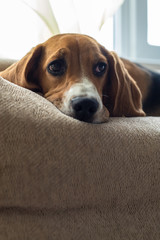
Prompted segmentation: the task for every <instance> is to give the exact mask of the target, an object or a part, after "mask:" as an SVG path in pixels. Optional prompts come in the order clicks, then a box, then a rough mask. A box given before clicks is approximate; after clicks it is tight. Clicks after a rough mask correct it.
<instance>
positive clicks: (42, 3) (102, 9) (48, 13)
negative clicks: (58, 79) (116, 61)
mask: <svg viewBox="0 0 160 240" xmlns="http://www.w3.org/2000/svg"><path fill="white" fill-rule="evenodd" d="M123 2H124V0H14V1H13V0H1V1H0V9H1V14H0V29H1V37H0V45H1V51H0V57H1V58H2V57H6V58H14V59H19V58H21V57H23V56H24V55H25V54H26V53H27V52H28V51H29V50H30V49H31V48H32V47H33V46H35V45H37V44H38V43H40V42H43V41H45V40H47V39H48V38H49V37H51V36H52V35H54V34H57V33H66V32H77V33H83V34H87V35H91V36H92V37H94V38H96V39H97V40H98V41H100V42H101V43H102V44H103V45H105V46H106V47H108V48H112V47H113V46H112V43H113V18H112V16H113V14H114V13H115V11H116V10H117V9H118V7H119V6H120V5H121V4H122V3H123Z"/></svg>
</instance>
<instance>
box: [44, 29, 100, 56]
mask: <svg viewBox="0 0 160 240" xmlns="http://www.w3.org/2000/svg"><path fill="white" fill-rule="evenodd" d="M45 45H46V46H47V48H48V49H52V50H55V51H56V50H58V49H60V48H67V49H70V50H77V51H80V52H84V51H87V52H89V51H92V52H93V53H94V52H95V53H97V52H100V45H99V44H98V42H97V41H96V40H94V39H93V38H91V37H89V36H86V35H81V34H60V35H56V36H54V37H52V38H50V39H49V40H48V41H47V42H46V43H45Z"/></svg>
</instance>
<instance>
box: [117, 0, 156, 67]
mask: <svg viewBox="0 0 160 240" xmlns="http://www.w3.org/2000/svg"><path fill="white" fill-rule="evenodd" d="M159 7H160V2H159V0H125V2H124V4H123V5H122V7H121V8H120V10H119V11H118V12H117V14H116V16H115V50H116V51H117V52H118V53H119V55H121V56H123V57H126V58H129V59H131V60H134V61H137V62H140V63H147V64H160V46H159V45H160V42H159V40H160V31H159V25H160V15H159ZM155 9H157V10H156V11H155Z"/></svg>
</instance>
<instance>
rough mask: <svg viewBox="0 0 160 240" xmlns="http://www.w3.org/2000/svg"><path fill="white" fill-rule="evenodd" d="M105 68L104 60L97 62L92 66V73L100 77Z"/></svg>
mask: <svg viewBox="0 0 160 240" xmlns="http://www.w3.org/2000/svg"><path fill="white" fill-rule="evenodd" d="M106 68H107V64H106V63H104V62H99V63H97V64H96V65H95V66H94V68H93V73H94V75H95V76H97V77H100V76H102V75H103V74H104V73H105V71H106Z"/></svg>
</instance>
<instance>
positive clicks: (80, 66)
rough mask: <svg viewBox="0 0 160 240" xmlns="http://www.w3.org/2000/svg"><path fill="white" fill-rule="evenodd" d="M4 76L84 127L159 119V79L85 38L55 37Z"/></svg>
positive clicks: (3, 72) (64, 35) (159, 76)
mask: <svg viewBox="0 0 160 240" xmlns="http://www.w3.org/2000/svg"><path fill="white" fill-rule="evenodd" d="M0 75H1V76H2V77H3V78H5V79H7V80H9V81H10V82H13V83H15V84H17V85H19V86H22V87H24V88H27V89H30V90H32V91H36V92H41V93H42V94H43V96H44V97H45V98H46V99H48V100H49V101H51V102H52V103H53V104H54V105H55V106H56V107H57V108H58V109H59V110H60V111H62V112H63V113H64V114H66V115H68V116H71V117H73V118H75V119H78V120H80V121H84V122H90V123H102V122H106V121H107V119H108V117H109V116H111V117H121V116H125V117H136V116H145V115H146V114H147V115H160V75H158V74H156V73H153V72H151V71H148V70H146V69H144V68H142V67H140V66H138V65H136V64H134V63H132V62H130V61H128V60H126V59H122V58H121V59H120V58H119V57H118V56H117V54H116V53H115V52H110V51H108V50H106V49H105V48H104V47H103V46H101V45H100V44H99V43H98V42H97V41H96V40H94V39H93V38H91V37H89V36H86V35H81V34H59V35H56V36H53V37H51V38H50V39H49V40H47V41H46V42H44V43H42V44H39V45H38V46H36V47H34V48H33V49H32V50H31V51H30V52H29V53H28V54H27V55H26V56H24V57H23V58H22V59H21V60H20V61H18V62H16V63H14V64H13V65H11V66H10V67H9V68H7V69H6V70H4V71H2V72H0Z"/></svg>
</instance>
